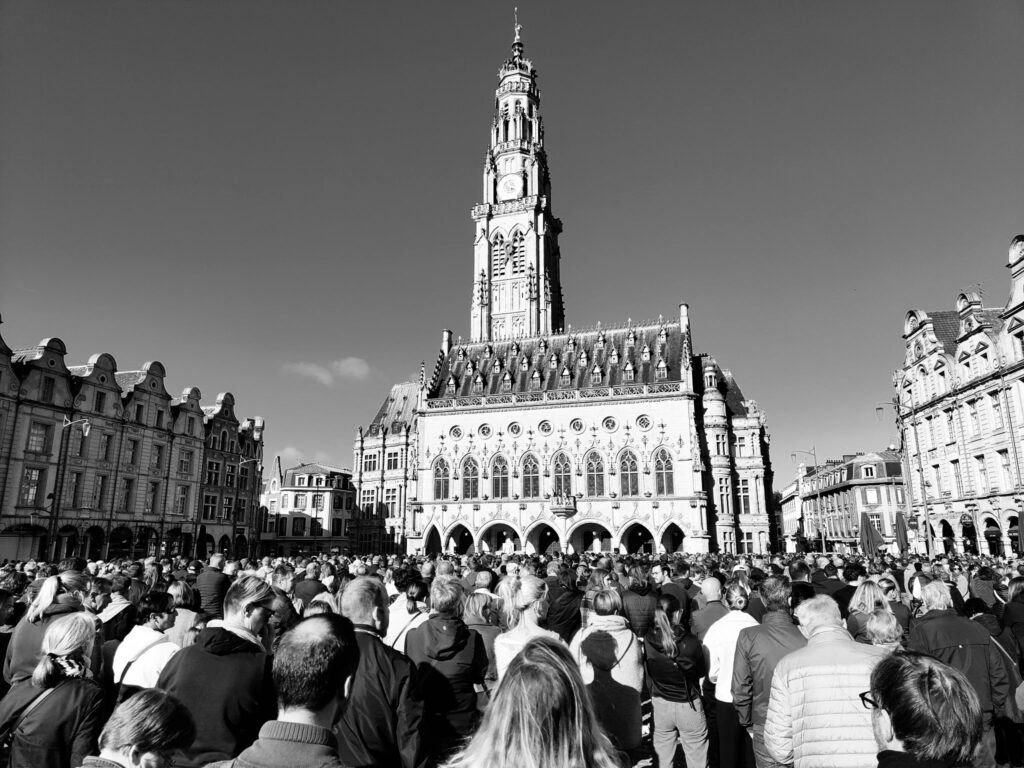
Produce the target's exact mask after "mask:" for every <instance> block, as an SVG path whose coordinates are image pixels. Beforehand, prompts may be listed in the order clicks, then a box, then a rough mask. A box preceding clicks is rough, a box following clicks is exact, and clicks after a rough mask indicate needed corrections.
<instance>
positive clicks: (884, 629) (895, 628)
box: [866, 608, 903, 647]
mask: <svg viewBox="0 0 1024 768" xmlns="http://www.w3.org/2000/svg"><path fill="white" fill-rule="evenodd" d="M866 630H867V633H868V640H870V641H871V644H872V645H886V646H891V647H895V645H894V644H896V643H899V641H900V640H901V639H902V637H903V627H901V626H900V623H899V621H897V620H896V615H895V614H894V613H893V612H892V611H891V610H885V609H884V608H876V609H875V610H874V611H872V612H871V615H870V616H868V620H867V624H866Z"/></svg>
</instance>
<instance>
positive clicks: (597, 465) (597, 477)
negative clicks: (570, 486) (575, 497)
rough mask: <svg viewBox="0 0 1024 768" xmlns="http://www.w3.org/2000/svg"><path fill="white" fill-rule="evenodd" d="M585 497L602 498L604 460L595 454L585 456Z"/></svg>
mask: <svg viewBox="0 0 1024 768" xmlns="http://www.w3.org/2000/svg"><path fill="white" fill-rule="evenodd" d="M587 496H604V459H602V458H601V455H600V454H599V453H596V452H593V453H591V454H589V455H588V456H587Z"/></svg>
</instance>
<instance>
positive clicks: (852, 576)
mask: <svg viewBox="0 0 1024 768" xmlns="http://www.w3.org/2000/svg"><path fill="white" fill-rule="evenodd" d="M867 575H868V572H867V569H866V568H865V567H864V566H863V565H861V564H860V563H847V564H846V566H845V567H844V568H843V580H844V581H845V582H846V583H847V584H852V583H853V582H855V581H857V579H864V578H867Z"/></svg>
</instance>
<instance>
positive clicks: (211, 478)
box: [206, 461, 220, 485]
mask: <svg viewBox="0 0 1024 768" xmlns="http://www.w3.org/2000/svg"><path fill="white" fill-rule="evenodd" d="M206 484H207V485H220V462H219V461H208V462H206Z"/></svg>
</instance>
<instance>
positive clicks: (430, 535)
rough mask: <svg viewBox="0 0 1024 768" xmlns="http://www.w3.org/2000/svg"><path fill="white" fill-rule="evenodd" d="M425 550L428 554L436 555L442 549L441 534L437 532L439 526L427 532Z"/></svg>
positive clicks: (424, 543) (424, 541)
mask: <svg viewBox="0 0 1024 768" xmlns="http://www.w3.org/2000/svg"><path fill="white" fill-rule="evenodd" d="M423 551H424V552H426V553H427V554H428V555H436V554H437V553H438V552H440V551H441V534H440V533H438V532H437V528H431V529H430V530H429V531H428V532H427V536H426V538H425V539H424V540H423Z"/></svg>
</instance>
